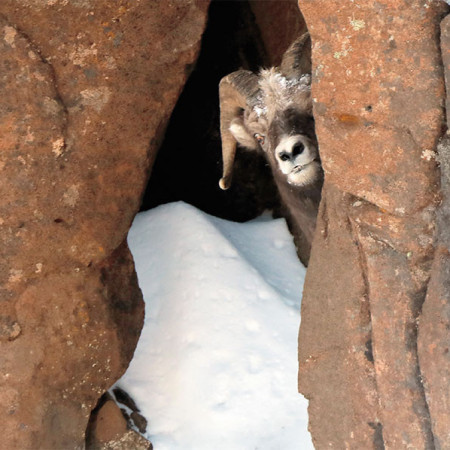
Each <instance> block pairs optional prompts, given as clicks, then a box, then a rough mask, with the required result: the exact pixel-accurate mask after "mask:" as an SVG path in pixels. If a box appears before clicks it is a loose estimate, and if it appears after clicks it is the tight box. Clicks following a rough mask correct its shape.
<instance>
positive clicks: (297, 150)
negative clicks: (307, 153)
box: [292, 142, 305, 158]
mask: <svg viewBox="0 0 450 450" xmlns="http://www.w3.org/2000/svg"><path fill="white" fill-rule="evenodd" d="M303 150H305V146H304V145H303V143H302V142H297V143H296V144H295V145H294V147H293V148H292V156H293V157H294V158H295V157H296V156H297V155H300V154H301V153H303Z"/></svg>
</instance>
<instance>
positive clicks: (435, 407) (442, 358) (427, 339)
mask: <svg viewBox="0 0 450 450" xmlns="http://www.w3.org/2000/svg"><path fill="white" fill-rule="evenodd" d="M441 50H442V59H443V62H444V70H445V81H446V87H447V101H446V110H447V128H450V122H449V115H448V111H450V96H449V95H450V16H446V18H445V19H444V20H443V21H442V26H441ZM438 160H439V164H440V169H441V198H442V200H441V204H440V205H439V209H438V212H437V242H436V251H435V255H434V260H433V266H432V270H431V279H430V282H429V284H428V289H427V296H426V300H425V303H424V305H423V308H422V315H421V317H420V323H419V339H418V350H419V360H420V370H421V373H422V376H423V379H424V386H425V392H426V396H427V401H428V407H429V409H430V415H431V425H432V430H433V436H434V442H435V447H436V448H437V449H444V448H450V389H449V384H450V355H449V329H450V234H449V232H450V230H449V223H450V222H449V218H450V138H449V134H448V132H447V136H446V137H445V138H444V139H443V141H442V142H441V143H440V145H439V147H438Z"/></svg>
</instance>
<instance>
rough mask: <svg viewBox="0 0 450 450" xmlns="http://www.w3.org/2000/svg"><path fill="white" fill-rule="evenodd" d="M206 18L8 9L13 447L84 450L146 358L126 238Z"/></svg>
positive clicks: (7, 406) (196, 7) (45, 7)
mask: <svg viewBox="0 0 450 450" xmlns="http://www.w3.org/2000/svg"><path fill="white" fill-rule="evenodd" d="M207 7H208V2H207V1H202V0H197V1H194V0H187V1H183V2H178V1H175V2H163V1H152V2H143V1H139V0H138V1H136V2H127V1H118V2H108V1H106V0H105V1H96V2H93V1H90V0H82V1H76V2H68V1H66V0H48V1H44V0H35V1H32V2H29V1H24V0H18V1H17V0H4V1H2V2H1V3H0V56H1V57H0V67H1V76H0V95H1V99H2V100H1V102H0V150H1V152H0V171H1V173H2V177H1V181H0V191H1V200H0V235H1V241H2V246H1V258H0V261H1V263H0V264H1V266H2V270H1V271H0V277H1V288H0V289H1V290H0V296H1V298H0V302H1V305H2V307H1V309H0V346H1V349H0V405H1V407H0V423H1V424H2V427H1V428H2V439H1V443H0V448H8V449H21V450H22V449H24V450H25V449H36V448H45V449H49V450H50V449H61V448H64V449H72V448H73V449H75V448H83V446H84V430H85V428H86V424H87V420H88V417H89V414H90V410H91V409H92V408H93V406H94V405H95V403H96V401H97V398H98V397H99V396H100V395H101V393H103V392H104V391H105V390H106V389H107V388H108V387H109V386H111V384H112V383H113V382H114V381H115V380H116V379H117V378H118V377H119V376H120V375H121V374H122V373H123V372H124V370H125V369H126V367H127V365H128V362H129V360H130V359H131V357H132V354H133V351H134V348H135V345H136V342H137V339H138V336H139V332H140V329H141V327H142V323H143V302H142V296H141V293H140V290H139V288H138V285H137V280H136V275H135V273H134V267H133V261H132V258H131V255H130V253H129V250H128V248H127V245H126V235H127V232H128V228H129V226H130V223H131V221H132V219H133V217H134V214H135V213H136V211H137V210H138V208H139V202H140V197H141V195H142V191H143V188H144V186H145V184H146V181H147V178H148V173H149V170H150V167H151V164H152V162H153V160H154V156H155V152H156V149H157V147H158V144H159V140H160V138H161V135H162V133H163V131H164V127H165V124H166V122H167V119H168V117H169V115H170V113H171V111H172V109H173V106H174V104H175V101H176V99H177V97H178V95H179V92H180V90H181V89H182V86H183V84H184V82H185V80H186V76H187V75H186V70H185V69H186V67H187V66H189V65H190V64H192V63H193V62H194V61H195V58H196V55H197V53H198V48H199V43H200V39H201V34H202V31H203V28H204V25H205V20H206V10H207Z"/></svg>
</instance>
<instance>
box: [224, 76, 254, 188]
mask: <svg viewBox="0 0 450 450" xmlns="http://www.w3.org/2000/svg"><path fill="white" fill-rule="evenodd" d="M258 92H259V86H258V77H257V76H256V75H255V74H254V73H252V72H250V71H248V70H238V71H237V72H233V73H230V74H229V75H227V76H226V77H224V78H222V80H221V81H220V85H219V101H220V134H221V137H222V160H223V175H222V178H221V179H220V181H219V186H220V188H221V189H224V190H226V189H228V188H229V187H230V185H231V179H232V176H233V164H234V157H235V155H236V140H235V138H234V136H233V135H232V134H231V131H230V126H231V122H232V121H233V120H234V119H236V118H240V117H242V115H243V112H244V110H245V109H246V108H247V107H250V108H253V106H254V105H255V103H256V99H257V96H258Z"/></svg>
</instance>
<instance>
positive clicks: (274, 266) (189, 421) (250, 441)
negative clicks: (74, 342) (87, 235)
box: [117, 202, 313, 450]
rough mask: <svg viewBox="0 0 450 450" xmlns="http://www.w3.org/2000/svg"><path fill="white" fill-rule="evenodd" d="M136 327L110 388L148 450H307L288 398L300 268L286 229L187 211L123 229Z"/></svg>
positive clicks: (162, 213) (300, 403)
mask: <svg viewBox="0 0 450 450" xmlns="http://www.w3.org/2000/svg"><path fill="white" fill-rule="evenodd" d="M128 243H129V246H130V249H131V251H132V253H133V256H134V259H135V263H136V270H137V273H138V278H139V284H140V286H141V289H142V291H143V294H144V298H145V302H146V319H145V325H144V329H143V332H142V335H141V338H140V340H139V343H138V347H137V349H136V353H135V356H134V358H133V360H132V362H131V364H130V367H129V369H128V371H127V372H126V374H125V375H124V376H123V377H122V379H121V380H120V381H119V382H118V383H117V385H118V386H119V387H121V388H123V389H125V390H126V391H127V392H128V393H129V394H130V395H131V396H132V397H133V398H134V399H135V400H136V403H137V405H138V407H139V408H140V409H141V411H142V414H143V415H144V416H145V417H146V418H147V419H148V422H149V426H148V430H147V436H146V437H147V438H149V439H150V440H151V441H152V443H153V445H154V448H155V450H181V449H183V450H211V449H215V450H222V449H223V450H241V449H242V450H250V449H263V450H271V449H273V450H275V449H279V450H281V449H282V450H298V449H302V450H307V449H312V448H313V446H312V444H311V438H310V436H309V433H308V431H307V412H306V408H307V402H306V400H305V399H304V398H303V397H302V396H301V395H300V394H298V393H297V333H298V327H299V322H300V312H299V307H300V297H301V289H302V285H303V279H304V274H305V269H304V268H303V266H301V264H300V263H299V262H298V259H297V257H296V254H295V249H294V246H293V243H292V238H291V236H290V235H289V233H288V230H287V227H286V224H285V222H284V220H282V219H279V220H272V219H270V220H268V219H264V218H261V219H258V220H256V221H252V222H247V223H245V224H237V223H232V222H227V221H224V220H221V219H217V218H214V217H211V216H208V215H207V214H205V213H203V212H201V211H199V210H197V209H195V208H194V207H192V206H189V205H187V204H185V203H182V202H179V203H172V204H168V205H163V206H160V207H158V208H156V209H154V210H151V211H147V212H145V213H141V214H139V215H138V216H137V217H136V219H135V221H134V224H133V227H132V228H131V230H130V233H129V237H128Z"/></svg>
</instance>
